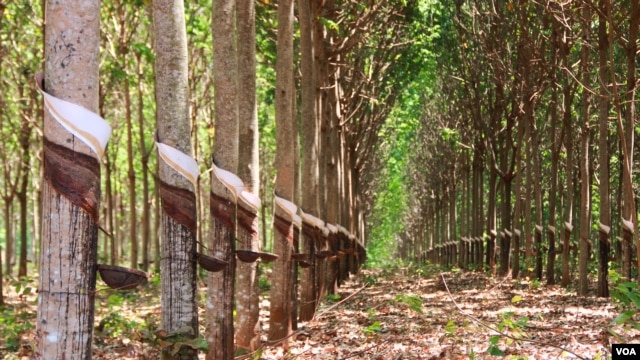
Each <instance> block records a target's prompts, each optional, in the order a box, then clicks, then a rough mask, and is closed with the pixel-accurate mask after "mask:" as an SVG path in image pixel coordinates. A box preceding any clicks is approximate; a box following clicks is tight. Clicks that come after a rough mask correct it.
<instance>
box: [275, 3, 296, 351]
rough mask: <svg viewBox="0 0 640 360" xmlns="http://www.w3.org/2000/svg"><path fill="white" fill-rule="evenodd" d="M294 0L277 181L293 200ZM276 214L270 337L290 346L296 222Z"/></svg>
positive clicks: (278, 189)
mask: <svg viewBox="0 0 640 360" xmlns="http://www.w3.org/2000/svg"><path fill="white" fill-rule="evenodd" d="M294 92H295V87H294V82H293V0H284V1H280V2H279V3H278V45H277V60H276V95H275V102H276V104H275V110H276V171H277V174H278V175H277V177H276V183H275V193H276V195H277V196H279V197H281V198H283V199H285V200H288V201H293V199H294V185H295V181H294V177H295V168H294V166H295V158H294V155H295V154H294V151H295V149H294V142H295V141H297V133H296V127H295V121H294V116H293V111H292V110H293V99H294V96H293V94H294ZM274 216H275V218H276V219H282V220H284V221H282V222H283V223H284V226H281V227H280V229H278V226H277V220H276V222H275V226H274V244H273V249H274V252H275V254H276V255H278V256H279V258H278V260H276V261H275V263H274V266H273V272H272V286H271V294H272V296H271V308H270V318H269V341H270V342H272V343H282V345H283V347H285V348H287V347H288V336H289V335H290V334H291V330H292V329H291V309H290V306H291V299H290V294H291V291H290V288H289V286H290V285H291V282H290V277H291V252H292V248H293V246H292V242H293V239H292V236H293V224H292V220H293V219H292V218H291V214H286V213H285V212H284V211H283V209H282V208H281V207H280V206H275V210H274Z"/></svg>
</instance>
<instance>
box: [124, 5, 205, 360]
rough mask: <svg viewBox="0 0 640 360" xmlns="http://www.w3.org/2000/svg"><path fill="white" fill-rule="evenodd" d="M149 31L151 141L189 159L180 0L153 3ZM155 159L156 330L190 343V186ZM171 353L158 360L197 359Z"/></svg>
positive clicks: (193, 218) (194, 315)
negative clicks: (157, 239)
mask: <svg viewBox="0 0 640 360" xmlns="http://www.w3.org/2000/svg"><path fill="white" fill-rule="evenodd" d="M153 31H154V41H155V43H154V47H155V53H156V63H155V71H156V104H157V105H156V118H157V141H158V142H160V143H163V144H166V145H168V146H171V147H173V148H175V149H177V150H179V151H181V152H182V153H184V154H187V155H189V156H191V155H190V154H191V137H190V131H191V127H190V124H189V84H188V58H187V35H186V27H185V17H184V4H183V2H182V0H154V1H153ZM158 158H159V160H158V169H159V171H158V178H159V179H158V185H159V190H160V201H161V204H162V210H161V213H160V218H161V234H162V235H161V238H162V242H161V253H162V255H161V260H160V274H161V284H162V296H161V307H162V328H163V329H164V330H165V331H167V332H168V334H169V335H173V334H180V336H183V337H185V338H191V339H192V338H195V337H197V336H198V306H197V297H196V291H197V283H196V281H197V276H196V275H197V273H196V234H197V225H196V224H197V214H196V194H195V185H194V184H192V183H191V182H190V181H189V180H188V179H187V178H186V177H185V176H183V175H181V174H180V173H179V172H178V171H177V170H176V169H174V168H173V167H172V166H170V165H169V163H168V162H166V161H165V160H163V158H162V157H160V156H159V157H158ZM132 255H133V254H132ZM171 350H173V349H171V348H169V349H164V350H163V352H162V358H163V359H197V352H196V351H195V350H194V349H192V348H190V347H188V346H182V347H181V348H180V350H179V351H178V353H177V354H175V355H173V354H172V352H171Z"/></svg>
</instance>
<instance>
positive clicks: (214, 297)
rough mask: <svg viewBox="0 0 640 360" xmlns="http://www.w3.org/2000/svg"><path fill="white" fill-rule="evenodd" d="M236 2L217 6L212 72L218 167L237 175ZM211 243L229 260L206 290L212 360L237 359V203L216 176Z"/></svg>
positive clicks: (212, 276) (211, 247) (215, 252)
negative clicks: (235, 334) (234, 314)
mask: <svg viewBox="0 0 640 360" xmlns="http://www.w3.org/2000/svg"><path fill="white" fill-rule="evenodd" d="M235 17H236V1H235V0H216V1H214V2H213V24H212V26H213V31H214V36H213V49H214V53H213V70H214V97H215V98H214V102H215V108H214V116H215V129H216V134H215V141H214V148H213V161H214V162H215V165H216V166H218V167H220V168H222V169H224V170H227V171H230V172H232V173H236V172H237V167H238V95H237V91H238V75H237V74H238V62H237V61H238V59H237V50H236V49H237V48H236V38H235V24H236V20H235ZM211 179H212V180H211V194H210V201H211V202H210V211H211V238H210V241H209V245H208V246H209V250H210V251H212V252H213V253H212V254H211V255H213V256H214V257H216V258H218V259H221V260H223V261H227V262H228V265H227V266H226V267H225V268H224V269H223V270H222V271H221V272H215V273H210V274H209V278H208V289H207V315H206V316H207V341H208V342H209V353H208V354H207V359H208V360H229V359H233V357H234V342H233V340H234V339H233V337H234V331H233V329H234V328H233V295H234V285H235V283H234V281H235V268H236V258H235V248H236V244H235V216H236V210H235V204H234V200H233V198H232V197H231V194H230V193H229V191H228V190H226V189H225V187H224V185H223V184H222V183H221V182H220V181H218V180H217V179H216V178H215V176H212V177H211Z"/></svg>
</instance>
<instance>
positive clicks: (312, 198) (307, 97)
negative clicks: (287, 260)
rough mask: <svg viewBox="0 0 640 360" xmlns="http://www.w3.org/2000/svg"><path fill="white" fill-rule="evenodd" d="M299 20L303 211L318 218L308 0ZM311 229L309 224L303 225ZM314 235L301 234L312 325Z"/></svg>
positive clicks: (303, 312)
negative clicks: (305, 259)
mask: <svg viewBox="0 0 640 360" xmlns="http://www.w3.org/2000/svg"><path fill="white" fill-rule="evenodd" d="M298 4H299V5H298V6H299V13H300V15H299V17H300V51H301V54H300V68H301V72H302V77H301V86H300V90H301V95H300V96H301V101H300V102H301V122H302V125H301V137H302V138H301V140H300V141H301V150H302V173H301V175H302V180H301V182H302V189H303V194H302V208H303V209H304V210H305V211H307V212H309V213H311V214H313V215H315V216H317V215H318V213H319V211H318V178H319V168H318V146H319V143H318V141H319V140H318V136H319V134H318V116H317V112H316V103H315V101H316V96H317V95H316V85H315V83H316V82H315V73H314V68H313V64H314V60H313V53H314V52H313V34H314V32H313V21H312V18H311V4H310V1H309V0H298ZM302 226H303V227H308V225H307V224H304V223H303V225H302ZM310 234H311V231H308V230H307V231H301V235H302V236H301V240H302V246H301V249H302V252H303V253H306V254H309V261H310V262H311V263H312V266H309V267H306V268H302V269H301V273H302V275H301V281H300V288H301V290H300V313H299V317H300V320H301V321H309V320H311V319H312V318H313V316H314V314H315V311H316V300H317V294H316V282H315V278H316V268H315V266H313V263H314V261H315V256H314V250H315V249H314V247H315V244H314V239H313V237H311V236H310Z"/></svg>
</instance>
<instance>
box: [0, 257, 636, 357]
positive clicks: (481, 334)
mask: <svg viewBox="0 0 640 360" xmlns="http://www.w3.org/2000/svg"><path fill="white" fill-rule="evenodd" d="M593 285H594V284H593ZM26 286H32V287H34V288H35V286H34V284H33V283H31V284H23V285H21V286H16V283H13V284H9V286H6V287H5V289H7V290H8V292H9V294H8V296H7V300H8V302H9V304H10V305H9V306H8V307H6V308H5V309H4V310H3V312H2V313H1V314H0V320H2V321H0V359H11V360H13V359H20V360H26V359H29V357H30V355H31V346H32V345H31V344H33V340H34V329H33V325H35V312H36V297H35V291H29V292H27V294H23V296H19V295H18V293H21V292H22V293H24V292H25V288H26ZM158 289H159V285H158V284H149V285H146V286H144V287H143V288H142V289H140V290H139V291H136V292H130V293H124V292H114V291H112V290H108V289H102V290H100V291H99V292H98V295H97V301H98V302H99V303H98V304H97V305H96V321H95V323H96V331H95V337H94V347H93V348H94V351H93V358H94V359H99V360H111V359H114V360H115V359H158V358H159V357H158V349H159V346H158V345H157V343H154V341H155V340H154V339H155V336H154V332H155V330H157V329H158V327H159V324H160V309H159V298H158V295H159V294H158V292H159V290H158ZM16 290H17V292H16ZM200 293H202V295H201V296H202V297H203V298H202V299H200V300H201V302H203V303H204V294H205V293H206V291H204V290H203V291H201V292H200ZM260 305H261V311H260V312H261V326H262V330H263V332H262V333H263V340H266V334H267V330H268V323H269V321H268V315H269V311H268V308H269V301H268V297H264V298H263V299H262V300H261V304H260ZM620 312H621V309H620V308H617V307H616V306H614V305H613V304H612V302H611V301H610V300H609V299H599V298H596V297H586V298H579V297H577V296H576V294H575V292H573V291H567V290H565V289H564V288H561V287H559V286H541V285H540V284H539V283H537V282H535V281H533V282H531V281H528V280H520V281H514V280H511V279H508V280H502V281H499V280H498V279H495V278H491V277H487V276H486V275H485V274H484V273H479V272H445V273H438V272H433V273H431V275H430V276H429V277H426V276H424V273H420V272H415V271H413V272H411V273H409V271H408V270H403V269H398V270H394V271H387V272H382V271H372V270H362V271H361V273H360V274H358V275H357V276H353V277H352V278H351V279H350V280H349V281H347V282H346V283H345V284H344V285H343V286H342V287H341V288H340V291H339V293H338V294H337V295H335V296H326V297H325V299H324V300H323V302H322V304H321V306H320V308H319V310H318V314H317V316H316V318H315V319H314V320H312V321H310V322H307V323H301V324H299V329H298V330H297V331H296V333H295V335H294V336H293V337H292V338H291V339H290V341H289V348H288V349H287V350H285V349H283V348H282V347H280V346H277V347H269V346H265V347H264V348H263V349H260V350H259V352H258V353H256V354H253V357H249V356H246V357H243V358H245V359H265V360H268V359H345V360H346V359H375V360H383V359H384V360H387V359H488V358H495V359H499V358H504V359H558V358H562V359H572V358H575V359H580V358H582V359H599V358H601V359H606V358H610V352H611V343H620V342H627V343H640V332H638V331H633V330H625V329H622V328H621V327H620V326H617V327H615V328H614V330H615V331H616V332H618V333H619V334H621V335H622V336H624V339H616V338H615V337H613V336H612V335H611V334H610V332H609V323H610V322H611V321H612V319H614V318H615V317H616V316H618V314H619V313H620ZM200 318H201V319H204V314H201V317H200ZM203 331H204V327H203V326H201V333H203ZM499 332H501V333H502V335H500V334H499ZM12 336H13V340H12V338H11V337H12ZM3 338H4V339H3ZM519 339H520V340H519ZM200 358H201V359H204V354H201V356H200Z"/></svg>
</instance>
